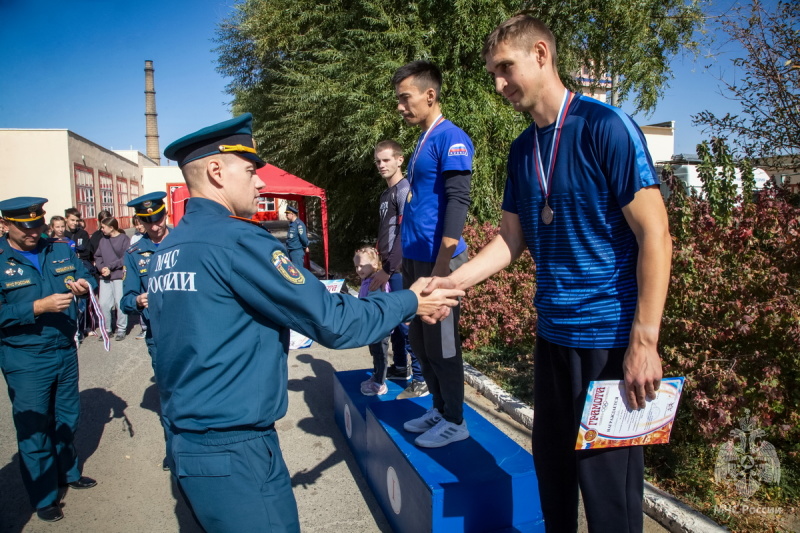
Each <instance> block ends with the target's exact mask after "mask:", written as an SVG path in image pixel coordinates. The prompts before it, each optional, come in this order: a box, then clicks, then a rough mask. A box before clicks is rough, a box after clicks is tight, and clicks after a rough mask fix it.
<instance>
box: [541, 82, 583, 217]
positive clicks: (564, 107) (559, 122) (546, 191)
mask: <svg viewBox="0 0 800 533" xmlns="http://www.w3.org/2000/svg"><path fill="white" fill-rule="evenodd" d="M573 96H574V95H573V94H572V93H571V92H569V91H568V90H567V89H564V99H563V100H562V101H561V107H560V108H559V110H558V117H557V118H556V130H555V132H554V133H553V135H554V138H553V144H552V145H551V146H550V164H549V165H548V169H547V174H545V173H544V165H543V164H542V152H541V150H540V149H539V135H538V127H537V126H536V123H534V124H533V153H534V154H535V155H536V161H535V163H536V164H535V165H534V168H536V177H537V178H538V180H539V187H541V189H542V194H543V195H544V199H545V203H546V202H547V199H548V198H549V197H550V185H551V184H552V182H553V170H554V169H555V168H556V156H557V155H558V143H559V141H560V140H561V127H562V126H563V125H564V121H565V120H566V119H567V113H569V106H570V104H571V103H572V97H573ZM545 179H546V181H545Z"/></svg>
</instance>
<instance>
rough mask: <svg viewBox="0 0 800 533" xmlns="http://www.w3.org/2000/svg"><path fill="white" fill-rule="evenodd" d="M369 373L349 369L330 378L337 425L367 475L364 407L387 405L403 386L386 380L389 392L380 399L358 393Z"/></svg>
mask: <svg viewBox="0 0 800 533" xmlns="http://www.w3.org/2000/svg"><path fill="white" fill-rule="evenodd" d="M371 373H372V372H371V371H370V370H348V371H344V372H336V373H335V374H334V375H333V405H334V409H335V417H336V425H338V426H339V430H340V431H341V432H342V434H343V435H344V436H345V437H346V438H347V443H348V444H349V445H350V449H351V450H352V451H353V457H355V459H356V462H357V463H358V467H359V468H360V469H361V471H362V472H366V460H367V406H369V405H371V404H373V403H381V402H389V401H392V400H394V399H396V398H397V395H398V394H400V393H401V392H403V387H402V386H400V385H398V384H397V383H395V382H394V381H392V380H386V385H387V387H388V388H389V391H388V392H387V393H386V394H383V395H381V396H364V395H363V394H361V382H362V381H364V380H366V379H368V378H369V376H370V374H371Z"/></svg>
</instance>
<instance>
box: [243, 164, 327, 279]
mask: <svg viewBox="0 0 800 533" xmlns="http://www.w3.org/2000/svg"><path fill="white" fill-rule="evenodd" d="M256 173H257V174H258V177H260V178H261V180H262V181H263V182H264V183H266V186H265V187H264V188H263V189H261V196H265V197H270V198H283V199H285V200H294V201H296V202H297V207H298V211H300V219H301V220H304V221H305V220H306V196H316V197H317V198H319V199H320V205H321V207H322V247H323V250H324V252H325V277H326V278H327V277H328V198H327V196H326V195H325V189H322V188H320V187H317V186H316V185H314V184H312V183H309V182H307V181H305V180H302V179H300V178H298V177H297V176H295V175H293V174H289V173H288V172H286V171H285V170H283V169H280V168H278V167H276V166H273V165H270V164H269V163H267V165H266V166H264V167H263V168H260V169H258V170H257V171H256Z"/></svg>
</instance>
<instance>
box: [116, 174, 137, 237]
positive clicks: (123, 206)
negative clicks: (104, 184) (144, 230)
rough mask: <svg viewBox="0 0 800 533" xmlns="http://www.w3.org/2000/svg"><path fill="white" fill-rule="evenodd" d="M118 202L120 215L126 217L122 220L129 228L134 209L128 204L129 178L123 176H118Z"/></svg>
mask: <svg viewBox="0 0 800 533" xmlns="http://www.w3.org/2000/svg"><path fill="white" fill-rule="evenodd" d="M117 203H118V205H119V215H120V217H125V220H120V223H122V224H123V225H124V227H126V228H129V227H130V226H129V225H128V217H129V216H130V215H131V214H132V213H133V209H132V208H130V207H127V205H128V180H126V179H125V178H123V177H120V176H117Z"/></svg>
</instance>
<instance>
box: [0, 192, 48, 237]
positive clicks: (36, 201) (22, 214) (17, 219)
mask: <svg viewBox="0 0 800 533" xmlns="http://www.w3.org/2000/svg"><path fill="white" fill-rule="evenodd" d="M46 203H47V198H39V197H35V196H18V197H16V198H9V199H8V200H3V201H2V202H0V212H2V214H3V218H5V219H6V220H8V221H9V222H13V223H14V225H15V226H17V227H20V228H27V229H31V228H38V227H40V226H44V225H45V220H44V209H42V206H44V204H46Z"/></svg>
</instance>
